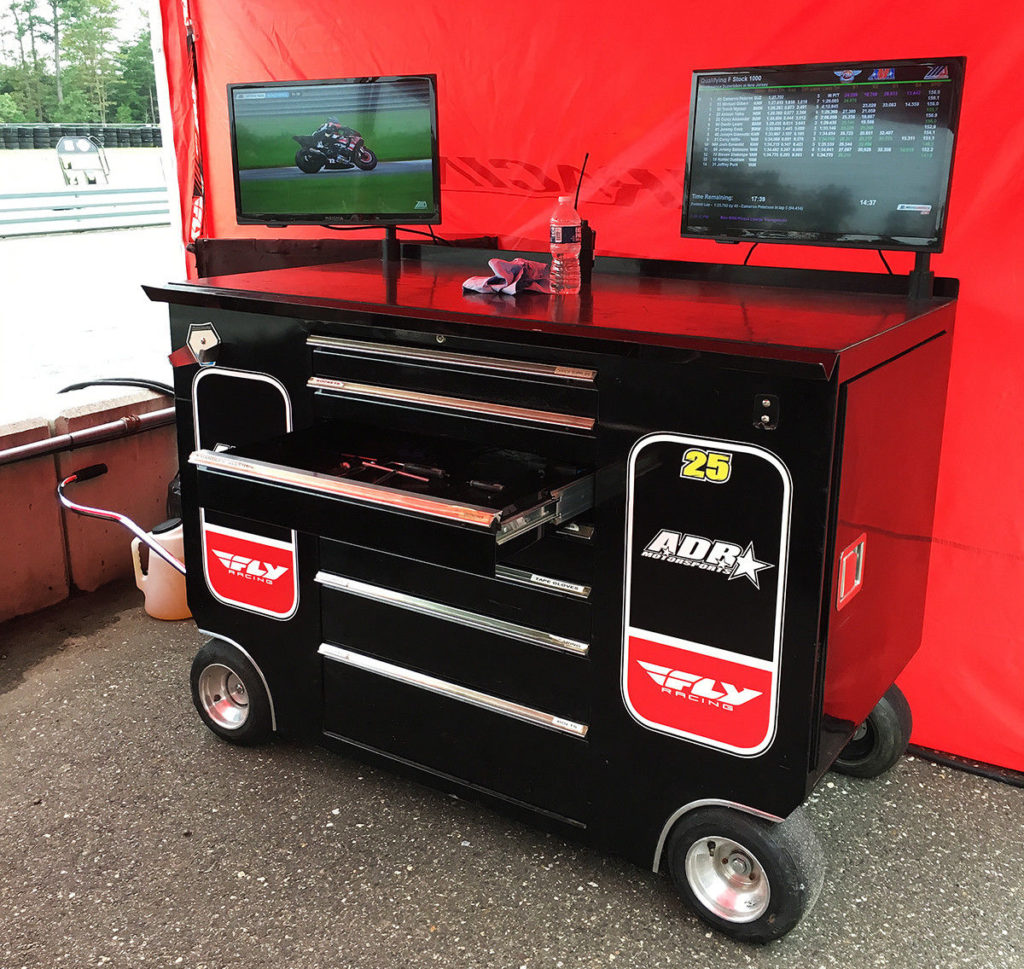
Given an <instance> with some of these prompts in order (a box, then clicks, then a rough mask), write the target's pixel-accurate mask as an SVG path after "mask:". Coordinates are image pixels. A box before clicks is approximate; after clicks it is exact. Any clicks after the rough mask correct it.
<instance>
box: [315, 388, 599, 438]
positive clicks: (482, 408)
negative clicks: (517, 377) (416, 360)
mask: <svg viewBox="0 0 1024 969" xmlns="http://www.w3.org/2000/svg"><path fill="white" fill-rule="evenodd" d="M306 386H307V387H309V388H311V389H313V390H320V391H327V392H328V393H335V394H353V395H356V396H358V397H371V398H374V399H376V400H387V401H395V402H396V403H401V404H420V405H422V406H424V407H440V408H443V409H445V410H456V411H461V412H463V413H467V414H485V415H487V416H488V417H504V418H507V419H509V420H516V421H530V422H532V423H534V424H552V425H555V426H557V427H565V428H568V429H569V430H573V431H592V430H593V429H594V418H592V417H579V416H577V415H576V414H558V413H555V412H554V411H547V410H534V409H533V408H530V407H512V406H510V405H508V404H491V403H488V402H487V401H482V400H466V399H464V398H462V397H444V396H442V395H441V394H424V393H421V392H420V391H418V390H400V389H398V388H397V387H378V386H377V385H375V384H356V383H351V382H350V381H347V380H332V379H330V378H329V377H310V378H309V380H307V381H306Z"/></svg>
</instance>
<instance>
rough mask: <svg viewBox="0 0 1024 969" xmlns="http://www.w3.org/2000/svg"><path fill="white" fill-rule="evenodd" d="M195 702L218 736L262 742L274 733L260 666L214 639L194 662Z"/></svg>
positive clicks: (193, 698)
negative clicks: (258, 667) (259, 670)
mask: <svg viewBox="0 0 1024 969" xmlns="http://www.w3.org/2000/svg"><path fill="white" fill-rule="evenodd" d="M191 683H192V702H193V703H194V704H195V707H196V710H198V711H199V716H200V717H202V719H203V723H205V724H206V726H208V727H209V728H210V729H211V730H212V731H213V732H214V733H215V734H217V736H218V737H221V738H222V739H224V740H227V741H230V742H231V743H233V744H244V745H247V746H248V745H252V744H260V743H264V742H265V741H267V740H269V739H270V737H271V735H272V734H273V724H272V719H271V715H270V700H269V698H268V697H267V691H266V688H265V687H264V686H263V681H262V679H261V678H260V675H259V673H258V672H257V671H256V667H255V666H253V665H252V663H250V662H249V660H248V659H246V657H245V656H243V655H242V654H241V653H240V652H239V651H238V650H237V649H235V648H234V647H233V646H231V645H229V644H228V643H225V642H224V641H222V640H220V639H211V640H210V641H209V642H208V643H206V645H205V646H203V647H202V648H201V649H200V650H199V652H198V653H196V658H195V659H194V660H193V661H192V675H191Z"/></svg>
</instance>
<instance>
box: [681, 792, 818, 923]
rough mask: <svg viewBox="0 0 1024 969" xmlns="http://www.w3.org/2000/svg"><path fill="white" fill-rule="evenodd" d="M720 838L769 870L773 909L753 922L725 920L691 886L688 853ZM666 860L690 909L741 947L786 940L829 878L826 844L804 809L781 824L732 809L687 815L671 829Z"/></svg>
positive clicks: (769, 902)
mask: <svg viewBox="0 0 1024 969" xmlns="http://www.w3.org/2000/svg"><path fill="white" fill-rule="evenodd" d="M716 836H717V837H720V838H729V839H730V840H732V841H735V842H736V843H737V844H739V845H742V846H743V847H744V848H745V849H747V850H748V851H750V852H751V853H752V854H753V855H754V857H755V858H756V859H757V860H758V861H759V862H760V864H761V866H762V868H763V869H764V873H765V877H766V878H767V880H768V885H769V889H770V894H769V899H768V908H767V909H766V910H765V912H764V914H762V915H761V916H760V917H759V918H757V919H755V920H754V921H752V922H732V921H729V920H728V919H725V918H723V917H721V916H720V915H718V914H717V913H715V912H713V911H711V910H710V909H709V908H707V906H705V904H704V903H703V902H702V901H701V900H700V899H699V898H698V897H697V896H696V895H695V894H694V892H693V889H692V888H691V887H690V883H689V880H688V878H687V875H686V865H685V862H686V854H687V852H688V851H689V850H690V847H691V846H692V845H693V844H695V843H696V842H698V841H700V840H702V839H704V838H712V837H716ZM666 861H667V864H668V869H669V873H670V874H671V875H672V881H673V882H674V883H675V887H676V891H677V892H678V893H679V895H680V897H681V898H682V900H683V901H684V902H685V903H686V905H687V906H688V907H689V908H690V909H691V910H692V911H693V912H694V913H695V914H696V915H697V916H698V917H699V918H701V919H703V920H704V921H705V922H707V923H708V924H709V925H711V926H713V927H714V928H716V929H718V930H719V931H720V932H723V933H724V934H725V935H728V936H731V937H732V938H734V939H737V940H739V941H741V942H757V943H765V942H771V941H772V940H774V939H778V938H781V937H782V936H784V935H785V934H786V933H787V932H789V931H790V930H791V929H792V928H794V926H796V924H797V923H798V922H799V921H800V920H801V919H802V918H803V917H804V916H805V915H806V914H807V913H808V912H810V911H811V909H812V908H813V907H814V903H815V902H816V901H817V900H818V895H819V894H820V892H821V886H822V884H823V882H824V879H825V863H824V854H823V852H822V850H821V844H820V843H819V841H818V836H817V835H816V834H815V832H814V828H813V827H812V826H811V824H810V822H809V821H808V820H807V818H806V817H805V815H804V812H803V809H802V808H797V809H796V811H794V812H793V813H792V814H791V815H790V816H789V817H788V818H786V820H785V821H782V822H775V821H768V820H765V819H762V818H758V817H755V816H754V815H751V814H746V813H744V812H743V811H737V810H734V809H732V808H727V807H708V808H698V809H697V810H695V811H691V812H690V813H689V814H685V815H684V816H683V817H682V818H681V819H680V820H679V822H678V823H677V824H676V826H675V827H674V828H673V829H672V833H671V835H670V836H669V840H668V847H667V848H666Z"/></svg>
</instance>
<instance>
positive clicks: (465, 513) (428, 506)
mask: <svg viewBox="0 0 1024 969" xmlns="http://www.w3.org/2000/svg"><path fill="white" fill-rule="evenodd" d="M188 463H189V464H194V465H196V466H197V467H200V468H205V469H206V470H208V471H220V472H224V473H225V474H230V475H237V476H239V477H243V478H251V479H253V480H255V481H265V482H268V483H270V484H281V485H288V486H291V487H295V488H303V489H305V490H307V491H316V492H319V493H321V494H327V495H336V496H338V497H340V498H351V499H354V500H356V501H364V502H366V503H367V504H371V505H383V506H385V507H388V508H394V509H397V510H399V511H406V512H419V513H422V514H424V515H432V516H433V517H435V518H444V519H446V520H448V521H456V522H459V523H461V524H464V525H476V526H479V527H481V528H486V529H494V528H496V527H497V524H498V520H499V518H500V514H501V513H500V512H498V511H494V510H493V509H492V508H482V507H478V506H476V505H464V504H460V503H459V502H457V501H448V500H447V499H445V498H426V497H423V496H422V495H413V494H409V493H408V492H404V491H399V490H398V489H396V488H382V487H379V486H378V485H372V484H365V483H363V482H359V481H352V480H350V479H346V478H335V477H333V476H332V475H326V474H320V473H318V472H316V471H301V470H299V469H298V468H289V467H286V466H284V465H280V464H271V463H269V462H268V461H257V460H255V459H253V458H240V457H236V456H235V455H232V454H226V453H218V452H216V451H193V452H192V453H191V454H190V455H189V458H188Z"/></svg>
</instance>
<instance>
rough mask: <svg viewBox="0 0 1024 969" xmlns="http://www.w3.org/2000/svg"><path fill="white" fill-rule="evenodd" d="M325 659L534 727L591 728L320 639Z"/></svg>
mask: <svg viewBox="0 0 1024 969" xmlns="http://www.w3.org/2000/svg"><path fill="white" fill-rule="evenodd" d="M317 652H319V654H320V655H321V656H323V657H324V658H325V659H330V660H334V661H335V662H337V663H344V664H346V665H348V666H354V667H356V669H361V670H365V671H366V672H368V673H376V674H377V675H378V676H384V677H387V678H388V679H391V680H395V681H397V682H398V683H405V684H406V685H407V686H415V687H419V688H420V689H422V690H428V691H429V692H431V693H436V694H438V695H439V696H443V697H447V698H448V699H451V700H459V701H460V702H462V703H468V704H469V705H470V706H474V707H479V708H480V709H482V710H490V711H491V712H492V713H499V714H501V715H503V716H506V717H512V718H513V719H515V720H521V721H522V722H523V723H528V724H531V725H533V726H535V727H544V728H545V729H547V730H554V731H557V732H558V733H562V734H567V735H568V736H570V737H576V738H577V739H579V740H583V739H585V738H586V736H587V731H588V730H589V729H590V728H589V727H588V726H587V725H586V724H584V723H577V722H576V721H575V720H569V719H567V718H565V717H559V716H556V715H555V714H553V713H545V712H544V711H543V710H537V709H535V708H534V707H528V706H525V705H523V704H522V703H515V702H513V701H512V700H504V699H502V698H501V697H496V696H491V695H490V694H489V693H481V692H480V691H479V690H473V689H470V688H469V687H466V686H460V685H459V684H458V683H451V682H449V681H448V680H440V679H438V678H437V677H435V676H427V674H426V673H420V672H418V671H416V670H410V669H407V668H406V667H404V666H396V665H395V664H394V663H385V662H384V661H383V660H379V659H375V658H374V657H372V656H365V655H364V654H362V653H354V652H353V651H352V650H350V649H344V648H342V647H341V646H332V645H331V644H330V643H321V644H320V648H319V650H317Z"/></svg>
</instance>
